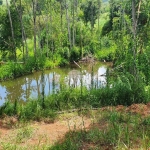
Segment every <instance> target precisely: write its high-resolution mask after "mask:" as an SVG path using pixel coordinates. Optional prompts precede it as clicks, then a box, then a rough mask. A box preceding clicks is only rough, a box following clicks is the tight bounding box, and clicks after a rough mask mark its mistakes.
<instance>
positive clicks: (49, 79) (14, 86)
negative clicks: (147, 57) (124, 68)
mask: <svg viewBox="0 0 150 150" xmlns="http://www.w3.org/2000/svg"><path fill="white" fill-rule="evenodd" d="M110 65H111V64H110V63H100V62H96V63H94V64H80V66H81V67H82V69H80V68H79V67H77V66H76V65H75V64H73V65H70V66H69V67H66V68H56V69H51V70H45V71H41V72H35V73H33V74H30V75H26V76H22V77H20V78H17V79H14V80H11V81H5V82H1V83H0V105H2V104H3V103H4V102H5V101H6V100H10V101H15V100H19V101H23V102H24V101H27V100H28V99H29V98H37V97H39V96H46V95H49V94H52V93H55V92H57V91H58V90H60V86H61V84H60V82H61V81H60V80H63V83H64V84H65V85H66V86H68V85H69V86H71V87H74V88H76V87H82V86H86V87H87V88H88V89H90V88H100V87H101V86H105V85H106V77H105V73H106V70H107V67H109V66H110ZM42 98H43V100H44V97H42Z"/></svg>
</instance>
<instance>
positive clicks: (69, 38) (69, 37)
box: [65, 0, 72, 50]
mask: <svg viewBox="0 0 150 150" xmlns="http://www.w3.org/2000/svg"><path fill="white" fill-rule="evenodd" d="M65 6H66V20H67V26H68V40H69V44H70V50H71V49H72V42H71V30H70V19H69V16H68V6H67V2H66V0H65Z"/></svg>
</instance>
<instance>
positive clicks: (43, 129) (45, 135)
mask: <svg viewBox="0 0 150 150" xmlns="http://www.w3.org/2000/svg"><path fill="white" fill-rule="evenodd" d="M91 122H92V121H91V119H89V118H86V117H81V116H73V117H69V118H65V119H63V118H62V119H60V120H59V121H56V122H54V123H50V124H47V123H44V122H34V123H32V124H31V125H27V126H28V128H26V129H25V128H24V127H23V129H22V128H14V129H6V128H3V127H0V142H3V141H4V142H6V141H7V142H9V143H11V144H12V143H14V144H15V143H17V145H20V146H26V145H28V146H36V145H38V146H42V145H44V144H50V145H52V144H54V143H55V142H56V141H58V140H60V139H62V138H63V137H64V135H65V134H66V133H67V132H68V131H70V130H79V129H83V128H84V129H87V128H89V126H90V125H91ZM27 130H30V131H29V132H31V133H32V134H31V136H29V137H28V138H25V139H21V140H20V141H18V136H21V137H22V136H23V135H20V134H18V133H20V132H22V133H24V132H28V131H27ZM25 134H26V133H25ZM29 134H30V133H29Z"/></svg>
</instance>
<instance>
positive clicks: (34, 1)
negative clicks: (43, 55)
mask: <svg viewBox="0 0 150 150" xmlns="http://www.w3.org/2000/svg"><path fill="white" fill-rule="evenodd" d="M36 6H37V1H36V0H32V7H33V26H34V57H35V59H36V57H37V56H36V55H37V54H36Z"/></svg>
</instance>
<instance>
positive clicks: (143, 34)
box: [0, 0, 150, 149]
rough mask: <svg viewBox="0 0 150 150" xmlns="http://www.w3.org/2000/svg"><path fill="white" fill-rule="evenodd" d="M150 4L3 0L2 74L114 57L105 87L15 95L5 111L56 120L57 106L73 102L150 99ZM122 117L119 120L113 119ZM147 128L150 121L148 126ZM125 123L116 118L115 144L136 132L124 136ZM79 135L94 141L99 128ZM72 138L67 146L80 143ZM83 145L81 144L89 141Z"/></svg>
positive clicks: (80, 105)
mask: <svg viewBox="0 0 150 150" xmlns="http://www.w3.org/2000/svg"><path fill="white" fill-rule="evenodd" d="M149 8H150V0H143V1H142V0H109V2H108V1H101V0H71V1H70V0H39V1H37V0H32V1H31V0H10V1H8V0H6V2H4V1H0V61H1V66H0V72H1V74H0V80H5V79H7V78H15V77H18V76H21V75H23V74H26V73H31V72H33V71H35V70H39V69H41V70H43V69H45V68H52V67H55V66H63V65H66V64H69V63H70V62H73V61H78V60H80V59H81V58H83V57H84V56H91V55H92V56H93V57H94V58H96V59H97V60H105V61H112V62H113V69H111V71H109V70H108V72H107V85H106V87H104V88H101V89H94V88H93V87H92V88H91V89H90V90H87V89H86V88H84V87H82V86H81V87H79V89H72V88H68V87H64V88H63V90H61V91H58V93H56V94H53V95H50V96H49V97H42V98H39V100H37V101H35V100H28V102H27V103H26V104H25V105H24V104H20V103H18V102H17V101H16V102H15V103H11V102H9V101H8V102H6V103H5V105H4V106H2V107H1V108H0V114H1V116H3V115H4V114H7V115H10V116H11V115H16V116H17V117H18V119H22V120H30V119H33V120H40V118H45V117H50V118H52V119H53V118H55V116H56V113H55V112H56V111H62V110H66V109H74V108H79V109H81V110H82V108H91V107H94V108H98V107H102V106H107V105H127V106H128V105H131V104H133V103H147V102H149V100H150V86H149V83H150V62H149V60H150V52H149V51H150V42H149V41H150V34H149V29H150V21H149V20H150V15H149V14H150V9H149ZM114 115H118V114H114ZM109 117H110V116H109ZM111 117H112V116H111ZM116 118H118V116H116ZM111 119H112V118H111ZM111 119H110V120H111ZM115 121H116V122H118V119H117V120H114V121H112V122H113V123H114V122H115ZM125 122H127V125H129V126H127V128H126V131H127V130H128V128H133V131H135V130H137V129H139V124H137V125H138V126H136V125H135V126H134V127H130V125H131V121H130V120H127V121H126V120H125ZM141 124H143V122H141ZM131 126H132V125H131ZM111 129H113V131H111ZM144 129H147V126H146V128H145V126H144V127H143V130H142V131H143V132H145V130H144ZM122 130H123V129H122V122H121V125H120V126H119V125H118V126H117V124H112V128H110V130H107V132H105V134H107V135H108V136H111V134H113V135H114V136H112V139H111V137H110V139H109V141H104V142H106V143H108V144H112V145H114V144H116V142H119V141H120V139H119V138H120V135H121V137H122V138H123V140H124V143H125V145H130V142H129V137H128V136H130V135H129V133H128V132H127V134H126V136H125V137H124V136H122ZM95 132H97V131H96V130H95ZM147 133H148V135H147V134H146V135H144V136H147V137H148V139H149V137H150V136H149V130H148V132H147ZM97 134H98V135H97ZM97 134H96V135H94V137H93V138H97V137H98V138H102V136H105V135H104V133H103V132H101V131H100V132H97ZM73 135H75V139H73V140H74V141H75V143H76V141H79V140H78V138H79V137H78V136H80V138H81V139H85V141H90V142H91V139H88V136H87V135H91V133H90V131H89V132H84V133H82V135H81V134H80V133H73V134H72V135H71V136H73ZM136 136H138V135H135V137H136ZM104 140H106V139H104ZM74 141H73V142H74ZM96 141H97V139H96ZM67 142H68V141H65V142H64V143H63V144H64V145H63V144H62V145H61V146H65V148H66V146H75V145H74V143H73V142H72V140H71V139H69V142H70V143H71V144H72V145H67V144H68V143H67ZM102 144H103V143H102ZM61 146H60V147H61ZM77 146H79V147H81V143H79V145H77ZM79 147H75V148H74V149H78V148H79ZM128 147H129V146H128ZM65 148H64V149H65ZM54 149H60V148H59V146H58V147H57V148H55V147H54ZM66 149H69V148H66Z"/></svg>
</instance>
